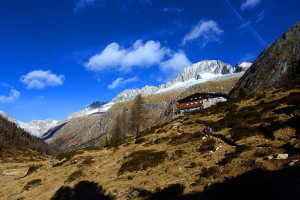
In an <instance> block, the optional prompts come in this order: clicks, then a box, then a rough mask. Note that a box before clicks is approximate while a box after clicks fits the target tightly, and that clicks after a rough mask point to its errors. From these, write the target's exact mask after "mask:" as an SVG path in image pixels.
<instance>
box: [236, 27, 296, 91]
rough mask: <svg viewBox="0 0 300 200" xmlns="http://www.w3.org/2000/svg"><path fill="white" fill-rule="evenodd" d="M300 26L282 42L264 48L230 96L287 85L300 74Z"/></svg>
mask: <svg viewBox="0 0 300 200" xmlns="http://www.w3.org/2000/svg"><path fill="white" fill-rule="evenodd" d="M299 66H300V22H298V23H297V24H295V25H294V26H292V27H291V28H289V29H288V30H287V31H286V32H285V33H284V34H283V35H282V36H281V37H280V38H278V39H277V40H276V41H275V42H273V43H271V44H270V45H268V46H267V48H265V50H264V51H263V52H262V53H261V54H260V55H259V56H258V57H257V58H256V60H255V61H254V62H253V64H252V65H251V67H250V68H249V69H248V70H247V71H246V72H245V74H244V75H243V76H242V78H241V79H240V80H239V81H238V82H237V83H236V85H235V87H234V88H233V89H232V91H231V92H230V95H231V96H237V95H238V93H239V91H240V89H241V88H243V89H244V90H245V92H246V93H248V94H251V93H253V92H256V91H262V90H265V89H270V88H272V87H274V88H278V87H282V86H284V85H287V84H288V83H290V82H291V81H293V80H294V78H295V76H296V75H297V74H299V71H300V70H299Z"/></svg>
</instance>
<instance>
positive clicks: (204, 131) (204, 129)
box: [203, 126, 206, 136]
mask: <svg viewBox="0 0 300 200" xmlns="http://www.w3.org/2000/svg"><path fill="white" fill-rule="evenodd" d="M203 134H204V136H206V126H204V128H203Z"/></svg>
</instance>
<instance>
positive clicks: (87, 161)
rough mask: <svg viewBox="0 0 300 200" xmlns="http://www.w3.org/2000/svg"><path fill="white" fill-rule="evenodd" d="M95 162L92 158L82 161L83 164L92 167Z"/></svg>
mask: <svg viewBox="0 0 300 200" xmlns="http://www.w3.org/2000/svg"><path fill="white" fill-rule="evenodd" d="M92 163H94V161H93V160H92V159H91V158H86V159H84V160H83V161H82V164H85V165H88V166H90V165H91V164H92Z"/></svg>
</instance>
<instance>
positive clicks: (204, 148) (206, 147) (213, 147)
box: [198, 139, 216, 152]
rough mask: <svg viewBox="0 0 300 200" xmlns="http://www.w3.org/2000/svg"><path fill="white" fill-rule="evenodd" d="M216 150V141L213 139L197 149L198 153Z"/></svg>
mask: <svg viewBox="0 0 300 200" xmlns="http://www.w3.org/2000/svg"><path fill="white" fill-rule="evenodd" d="M214 150H216V140H215V139H208V140H206V141H205V142H203V143H202V145H201V147H200V148H199V149H198V151H199V152H205V151H214Z"/></svg>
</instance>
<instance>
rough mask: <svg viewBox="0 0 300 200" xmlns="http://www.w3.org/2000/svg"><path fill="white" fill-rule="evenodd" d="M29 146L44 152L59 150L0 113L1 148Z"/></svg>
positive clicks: (52, 152) (54, 153) (51, 152)
mask: <svg viewBox="0 0 300 200" xmlns="http://www.w3.org/2000/svg"><path fill="white" fill-rule="evenodd" d="M21 147H28V148H31V149H34V150H37V151H39V152H42V153H46V154H51V155H56V154H57V151H56V150H55V149H54V148H52V147H51V146H49V145H48V144H47V143H45V142H44V141H42V140H40V138H38V137H36V136H33V135H31V134H30V133H28V132H26V131H24V130H23V129H21V128H19V127H17V126H16V124H14V123H13V122H10V121H8V120H7V119H5V118H4V117H2V116H1V115H0V148H16V149H22V148H21Z"/></svg>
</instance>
